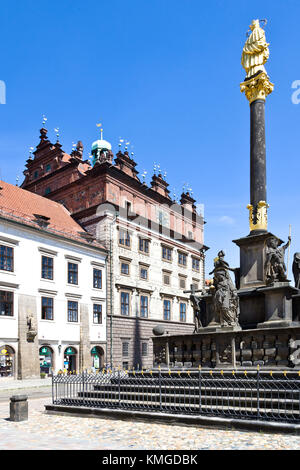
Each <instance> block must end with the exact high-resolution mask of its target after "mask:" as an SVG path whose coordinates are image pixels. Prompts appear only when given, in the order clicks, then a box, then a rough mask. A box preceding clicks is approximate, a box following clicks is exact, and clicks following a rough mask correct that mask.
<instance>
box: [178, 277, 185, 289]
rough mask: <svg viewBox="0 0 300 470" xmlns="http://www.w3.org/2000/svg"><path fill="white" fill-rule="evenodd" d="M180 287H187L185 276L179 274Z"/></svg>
mask: <svg viewBox="0 0 300 470" xmlns="http://www.w3.org/2000/svg"><path fill="white" fill-rule="evenodd" d="M179 287H180V289H185V277H181V276H179Z"/></svg>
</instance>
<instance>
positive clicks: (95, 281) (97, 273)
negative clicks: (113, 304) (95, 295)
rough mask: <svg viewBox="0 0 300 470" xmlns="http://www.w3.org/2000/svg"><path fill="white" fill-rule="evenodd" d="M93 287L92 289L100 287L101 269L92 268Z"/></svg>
mask: <svg viewBox="0 0 300 470" xmlns="http://www.w3.org/2000/svg"><path fill="white" fill-rule="evenodd" d="M93 287H94V289H102V270H101V269H96V268H94V270H93Z"/></svg>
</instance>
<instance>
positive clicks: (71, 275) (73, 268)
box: [68, 263, 78, 285]
mask: <svg viewBox="0 0 300 470" xmlns="http://www.w3.org/2000/svg"><path fill="white" fill-rule="evenodd" d="M68 283H69V284H76V285H77V284H78V264H76V263H68Z"/></svg>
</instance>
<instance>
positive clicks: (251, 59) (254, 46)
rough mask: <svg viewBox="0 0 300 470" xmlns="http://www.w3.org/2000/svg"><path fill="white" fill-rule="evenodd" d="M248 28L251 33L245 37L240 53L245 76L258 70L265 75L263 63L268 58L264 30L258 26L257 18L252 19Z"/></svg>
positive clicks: (250, 75) (251, 74) (249, 75)
mask: <svg viewBox="0 0 300 470" xmlns="http://www.w3.org/2000/svg"><path fill="white" fill-rule="evenodd" d="M250 29H251V34H250V35H249V37H248V38H247V41H246V43H245V45H244V48H243V53H242V66H243V67H244V69H245V70H246V73H247V77H246V78H250V77H252V76H253V75H255V74H256V73H258V72H264V73H265V74H266V75H267V72H266V69H265V67H264V64H265V63H266V62H267V60H268V58H269V47H268V46H269V44H268V43H267V42H266V36H265V32H264V30H263V29H262V28H261V27H260V26H259V20H253V21H252V23H251V25H250Z"/></svg>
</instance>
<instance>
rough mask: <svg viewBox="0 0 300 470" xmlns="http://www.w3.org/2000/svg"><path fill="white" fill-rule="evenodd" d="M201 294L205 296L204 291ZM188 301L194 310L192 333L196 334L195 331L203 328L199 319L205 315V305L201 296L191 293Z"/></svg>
mask: <svg viewBox="0 0 300 470" xmlns="http://www.w3.org/2000/svg"><path fill="white" fill-rule="evenodd" d="M203 294H204V295H205V290H204V291H203ZM190 300H191V302H192V306H193V310H194V324H195V330H194V333H197V331H199V329H200V328H202V326H203V325H202V321H201V317H203V315H205V313H206V303H205V300H204V299H203V298H202V296H200V295H195V294H194V293H191V295H190Z"/></svg>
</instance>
